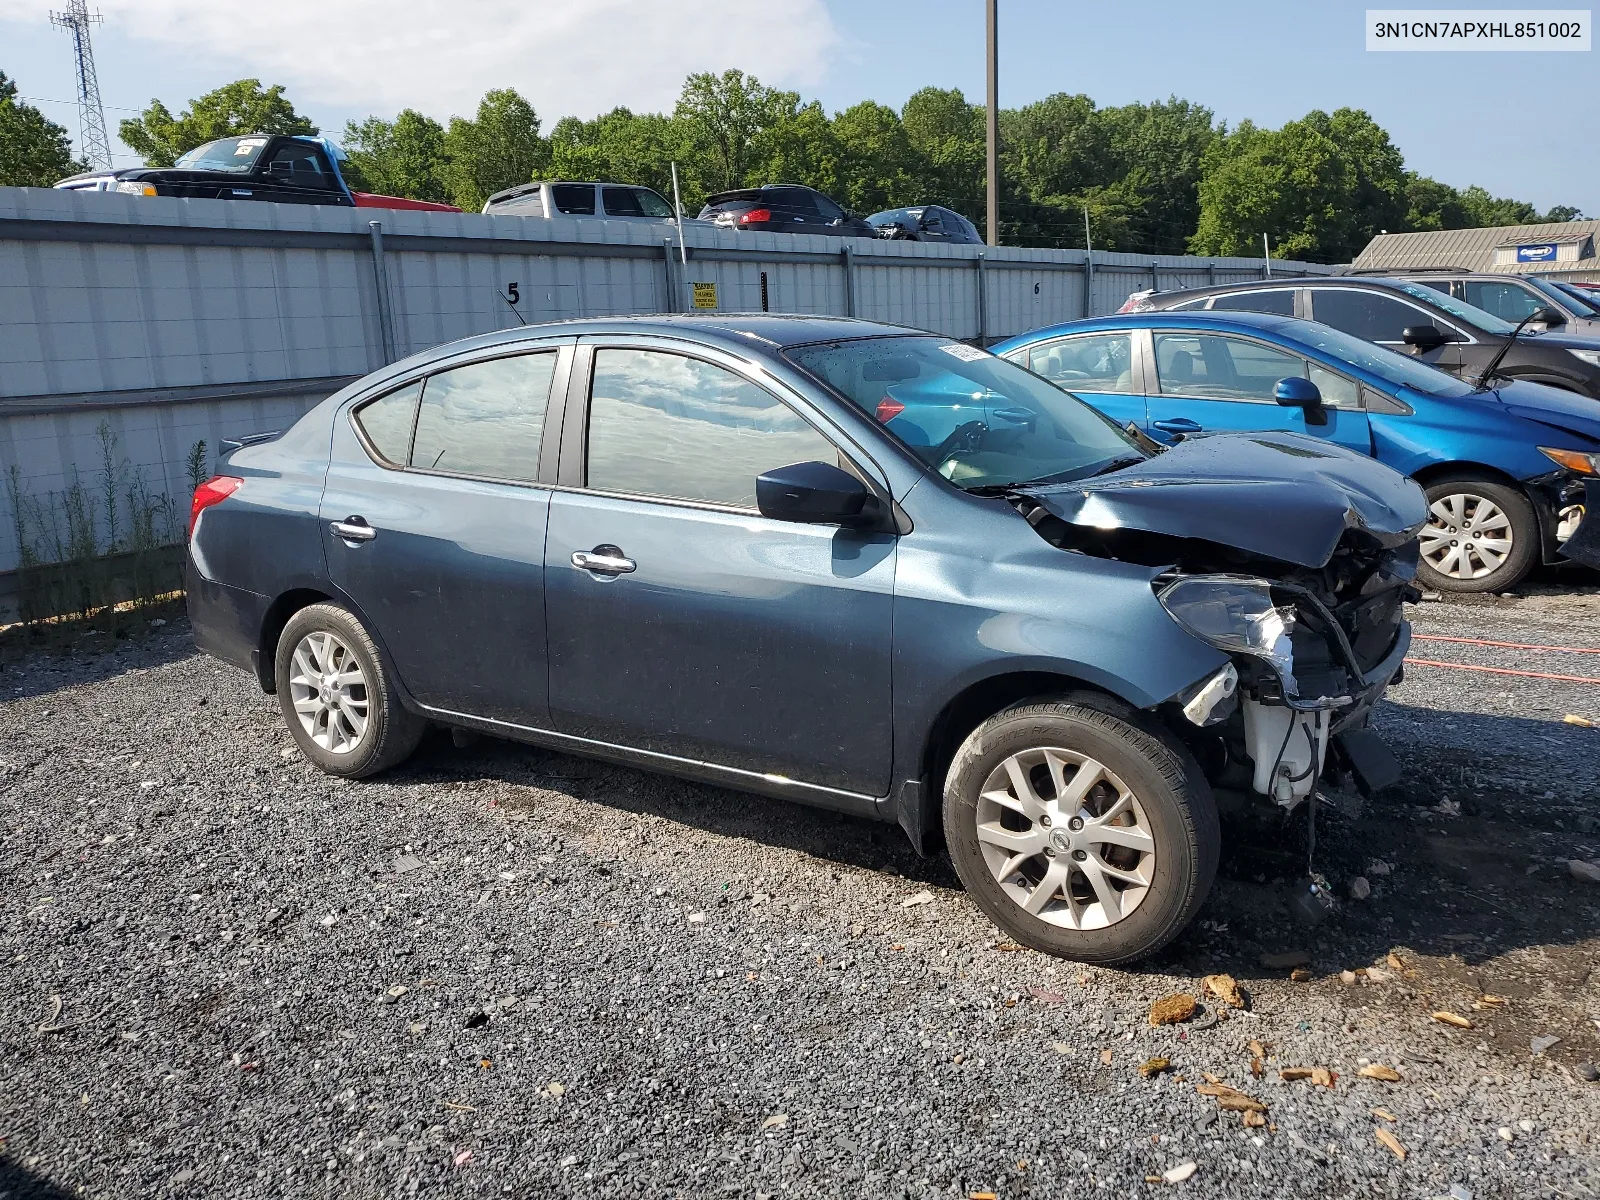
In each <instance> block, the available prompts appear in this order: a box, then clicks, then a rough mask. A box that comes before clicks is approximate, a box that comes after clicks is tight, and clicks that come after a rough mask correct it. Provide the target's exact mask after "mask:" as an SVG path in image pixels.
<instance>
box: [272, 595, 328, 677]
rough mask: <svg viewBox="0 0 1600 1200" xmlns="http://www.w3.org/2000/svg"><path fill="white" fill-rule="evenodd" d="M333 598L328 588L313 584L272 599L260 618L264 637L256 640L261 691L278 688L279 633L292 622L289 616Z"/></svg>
mask: <svg viewBox="0 0 1600 1200" xmlns="http://www.w3.org/2000/svg"><path fill="white" fill-rule="evenodd" d="M331 599H333V597H332V596H329V595H328V594H327V593H325V592H319V591H315V590H314V589H312V588H297V589H295V590H294V591H292V592H285V593H284V594H283V595H281V596H279V597H278V598H277V599H276V600H274V601H273V602H272V605H271V607H269V608H268V609H267V615H266V616H265V617H263V618H262V620H261V637H260V640H259V641H258V642H257V643H256V678H257V679H259V680H260V682H261V690H262V691H264V692H267V693H272V692H275V691H277V690H278V681H277V661H278V637H279V636H280V635H281V634H282V633H283V627H284V626H285V625H287V624H288V623H289V618H290V617H292V616H294V615H295V613H297V612H299V611H300V610H301V609H302V608H307V607H309V606H311V605H313V604H321V603H322V602H323V601H324V600H331Z"/></svg>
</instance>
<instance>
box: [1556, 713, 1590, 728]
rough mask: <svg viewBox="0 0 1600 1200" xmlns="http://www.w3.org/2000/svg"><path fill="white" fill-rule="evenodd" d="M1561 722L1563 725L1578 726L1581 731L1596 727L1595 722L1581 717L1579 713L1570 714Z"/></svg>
mask: <svg viewBox="0 0 1600 1200" xmlns="http://www.w3.org/2000/svg"><path fill="white" fill-rule="evenodd" d="M1561 720H1562V723H1563V724H1567V725H1576V726H1578V728H1580V729H1593V728H1594V727H1595V722H1593V721H1591V720H1590V719H1589V718H1588V717H1580V716H1579V715H1578V714H1577V713H1568V714H1567V715H1566V716H1564V717H1562V718H1561Z"/></svg>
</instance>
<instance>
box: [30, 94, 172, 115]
mask: <svg viewBox="0 0 1600 1200" xmlns="http://www.w3.org/2000/svg"><path fill="white" fill-rule="evenodd" d="M17 99H18V100H26V101H27V102H28V103H29V104H71V105H76V104H77V103H78V102H77V101H76V100H52V99H50V97H48V96H18V97H17ZM100 107H101V108H114V109H116V111H117V112H143V111H144V110H143V109H141V108H129V107H128V106H127V105H126V104H102V105H101V106H100Z"/></svg>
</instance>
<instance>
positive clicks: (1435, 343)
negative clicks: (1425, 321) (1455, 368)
mask: <svg viewBox="0 0 1600 1200" xmlns="http://www.w3.org/2000/svg"><path fill="white" fill-rule="evenodd" d="M1400 340H1401V341H1402V342H1404V343H1405V344H1406V345H1408V346H1415V347H1416V348H1417V349H1418V350H1420V351H1421V352H1422V353H1424V354H1426V353H1427V352H1428V351H1429V350H1437V349H1438V348H1439V347H1440V346H1442V345H1444V344H1445V343H1446V342H1448V341H1449V340H1450V339H1449V338H1447V337H1445V335H1444V332H1443V331H1442V330H1441V329H1440V328H1439V327H1438V326H1437V325H1407V326H1406V327H1405V328H1404V329H1402V330H1401V331H1400Z"/></svg>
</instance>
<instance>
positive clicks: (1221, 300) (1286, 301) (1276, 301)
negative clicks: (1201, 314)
mask: <svg viewBox="0 0 1600 1200" xmlns="http://www.w3.org/2000/svg"><path fill="white" fill-rule="evenodd" d="M1211 307H1212V310H1213V311H1215V310H1218V309H1221V310H1223V311H1226V312H1258V313H1273V314H1275V315H1277V316H1280V317H1292V316H1294V289H1293V288H1275V289H1273V290H1271V291H1261V292H1224V293H1223V294H1222V295H1220V296H1216V297H1214V298H1213V299H1212V301H1211Z"/></svg>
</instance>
